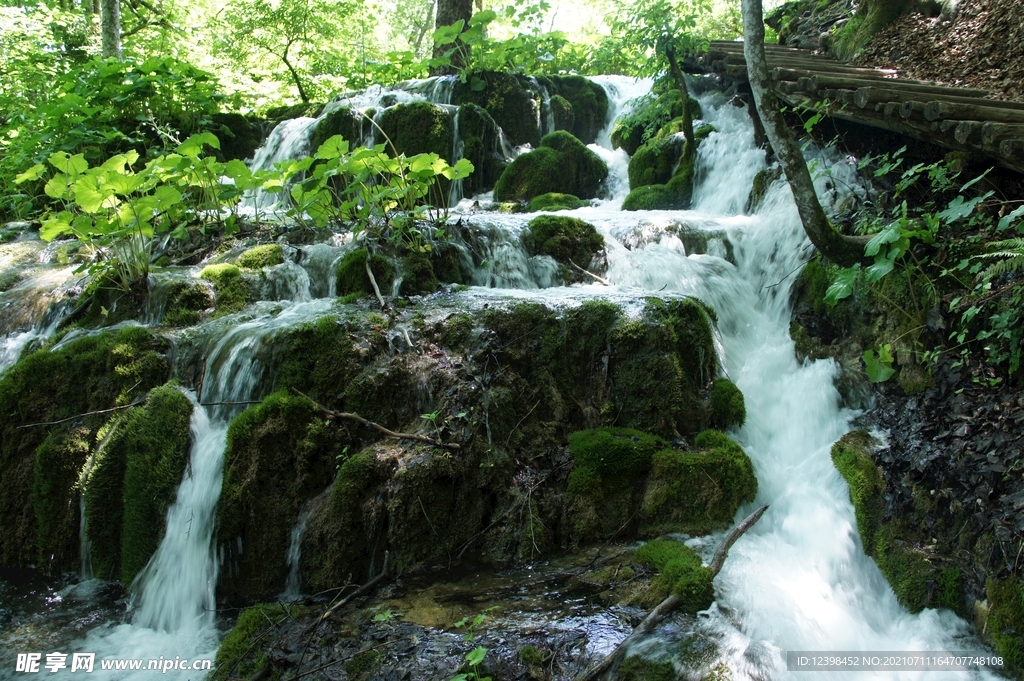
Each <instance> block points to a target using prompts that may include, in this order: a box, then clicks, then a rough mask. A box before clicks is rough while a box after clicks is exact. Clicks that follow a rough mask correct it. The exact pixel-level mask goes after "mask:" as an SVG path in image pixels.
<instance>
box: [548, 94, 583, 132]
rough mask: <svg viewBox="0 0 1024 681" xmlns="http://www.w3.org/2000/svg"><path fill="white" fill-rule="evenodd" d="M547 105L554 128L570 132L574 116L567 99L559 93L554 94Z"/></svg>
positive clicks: (574, 120)
mask: <svg viewBox="0 0 1024 681" xmlns="http://www.w3.org/2000/svg"><path fill="white" fill-rule="evenodd" d="M548 105H549V106H550V107H551V118H552V119H554V122H555V130H568V131H569V132H572V129H573V123H575V122H576V116H574V115H573V112H572V104H570V103H569V100H568V99H566V98H565V97H563V96H561V95H554V96H553V97H552V98H551V101H550V102H549V103H548ZM581 141H582V140H581Z"/></svg>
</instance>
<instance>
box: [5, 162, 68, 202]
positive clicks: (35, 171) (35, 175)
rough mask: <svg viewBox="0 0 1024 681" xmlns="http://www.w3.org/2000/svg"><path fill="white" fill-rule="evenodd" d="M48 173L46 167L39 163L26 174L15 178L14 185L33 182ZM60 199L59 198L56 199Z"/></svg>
mask: <svg viewBox="0 0 1024 681" xmlns="http://www.w3.org/2000/svg"><path fill="white" fill-rule="evenodd" d="M45 172H46V166H44V165H43V164H42V163H37V164H35V165H34V166H32V167H31V168H29V169H28V170H26V171H25V172H23V173H21V174H20V175H18V176H17V177H15V178H14V184H21V183H22V182H32V181H34V180H38V179H39V178H40V177H42V176H43V173H45ZM55 198H59V197H55Z"/></svg>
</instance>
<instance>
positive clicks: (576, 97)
mask: <svg viewBox="0 0 1024 681" xmlns="http://www.w3.org/2000/svg"><path fill="white" fill-rule="evenodd" d="M547 81H548V82H549V83H551V84H552V85H553V86H554V94H553V96H552V97H551V106H552V108H553V109H554V110H555V111H554V113H555V125H556V129H557V130H568V131H569V132H571V133H572V134H573V135H575V136H576V137H577V138H578V139H579V140H580V141H581V142H583V143H584V144H593V143H594V142H596V141H597V134H598V133H599V132H601V129H602V128H604V126H605V122H606V120H607V118H608V94H607V93H606V92H605V91H604V88H603V87H601V86H600V85H598V84H597V83H595V82H593V81H591V80H589V79H587V78H584V77H583V76H548V78H547ZM556 98H558V99H560V100H564V101H565V102H567V103H568V104H569V106H570V110H571V112H572V120H571V123H569V125H568V126H566V127H562V126H561V125H559V109H561V108H564V105H562V103H561V102H558V104H557V105H556V103H555V100H556ZM565 122H567V121H566V120H565V119H564V118H563V123H565Z"/></svg>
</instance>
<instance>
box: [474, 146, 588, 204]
mask: <svg viewBox="0 0 1024 681" xmlns="http://www.w3.org/2000/svg"><path fill="white" fill-rule="evenodd" d="M606 177H608V166H607V165H605V163H604V161H602V160H601V157H599V156H598V155H597V154H595V153H594V152H593V151H591V150H590V149H588V148H587V147H586V146H585V145H584V144H583V143H582V142H580V141H579V140H578V139H576V138H575V137H573V136H572V135H571V134H569V133H567V132H565V131H561V130H560V131H557V132H553V133H551V134H549V135H545V136H544V139H542V140H541V142H540V147H539V148H538V149H535V150H534V151H530V152H527V153H525V154H522V155H520V156H518V157H516V159H515V160H514V161H512V163H511V164H509V166H508V167H507V168H506V169H505V172H503V173H502V174H501V177H500V178H498V182H497V184H496V185H495V186H494V199H495V201H529V200H530V199H532V198H533V197H535V196H539V195H541V194H547V193H551V192H556V193H563V194H572V195H574V196H577V197H579V198H581V199H592V198H595V197H596V196H597V192H598V189H599V187H600V186H601V183H602V182H604V180H605V178H606Z"/></svg>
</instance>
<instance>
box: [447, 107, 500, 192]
mask: <svg viewBox="0 0 1024 681" xmlns="http://www.w3.org/2000/svg"><path fill="white" fill-rule="evenodd" d="M458 117H459V137H460V138H461V139H462V144H463V148H462V157H463V158H465V159H468V160H469V161H470V163H472V164H473V172H472V173H470V175H469V177H467V178H465V179H464V180H463V181H462V188H463V191H464V192H465V194H466V196H473V195H475V194H480V193H483V192H486V191H490V190H491V189H493V188H494V183H495V182H497V181H498V178H499V177H501V173H502V171H504V170H505V166H506V165H508V162H507V161H506V160H505V156H504V154H503V153H502V150H501V144H500V142H499V140H498V124H497V123H495V122H494V119H493V118H491V115H490V114H489V113H487V111H486V110H485V109H483V108H482V107H479V106H477V105H476V104H471V103H466V104H463V105H462V106H461V107H459V113H458Z"/></svg>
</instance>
